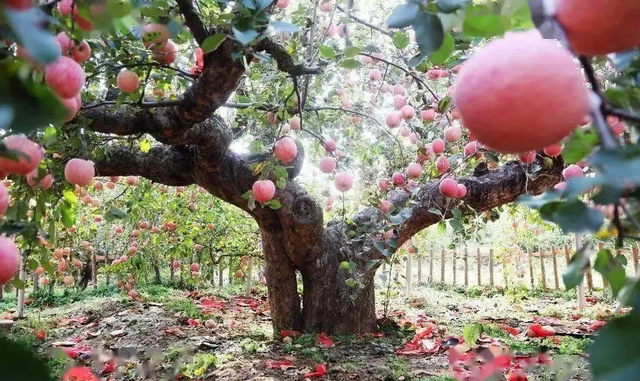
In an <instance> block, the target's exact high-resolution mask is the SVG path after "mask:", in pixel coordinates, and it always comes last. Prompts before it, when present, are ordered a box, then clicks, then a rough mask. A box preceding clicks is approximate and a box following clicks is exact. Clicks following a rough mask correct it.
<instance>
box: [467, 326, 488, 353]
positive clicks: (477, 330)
mask: <svg viewBox="0 0 640 381" xmlns="http://www.w3.org/2000/svg"><path fill="white" fill-rule="evenodd" d="M483 332H484V326H483V325H482V324H480V323H474V324H469V325H466V326H465V327H464V328H462V337H464V341H465V343H467V344H469V345H470V346H471V347H472V348H475V347H476V342H477V341H478V339H479V338H480V335H482V333H483Z"/></svg>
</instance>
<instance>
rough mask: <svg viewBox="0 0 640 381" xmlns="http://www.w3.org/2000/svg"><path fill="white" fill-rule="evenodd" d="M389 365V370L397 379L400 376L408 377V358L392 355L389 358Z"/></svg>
mask: <svg viewBox="0 0 640 381" xmlns="http://www.w3.org/2000/svg"><path fill="white" fill-rule="evenodd" d="M387 365H388V366H389V370H390V371H391V374H392V375H393V377H395V378H396V379H398V378H400V377H406V376H407V375H408V372H409V361H408V360H407V359H404V358H401V357H398V356H391V357H389V360H387Z"/></svg>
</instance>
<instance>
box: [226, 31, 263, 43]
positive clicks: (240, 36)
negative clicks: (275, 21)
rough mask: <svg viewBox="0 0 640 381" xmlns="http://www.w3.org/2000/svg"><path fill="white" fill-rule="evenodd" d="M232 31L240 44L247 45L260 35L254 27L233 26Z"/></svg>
mask: <svg viewBox="0 0 640 381" xmlns="http://www.w3.org/2000/svg"><path fill="white" fill-rule="evenodd" d="M231 30H232V31H233V36H234V37H235V38H236V40H238V42H240V43H241V44H242V45H249V43H250V42H251V41H253V40H255V39H256V38H258V36H259V35H260V33H258V32H257V31H256V30H255V29H247V30H239V29H236V28H235V27H233V28H231Z"/></svg>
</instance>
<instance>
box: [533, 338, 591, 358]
mask: <svg viewBox="0 0 640 381" xmlns="http://www.w3.org/2000/svg"><path fill="white" fill-rule="evenodd" d="M590 342H591V340H589V339H578V338H575V337H571V336H566V337H563V338H562V341H561V342H560V345H557V344H555V343H554V342H553V340H551V339H545V340H544V344H545V345H546V346H548V347H550V348H554V350H555V351H557V352H558V354H561V355H568V356H580V355H583V354H585V353H587V349H588V347H589V343H590Z"/></svg>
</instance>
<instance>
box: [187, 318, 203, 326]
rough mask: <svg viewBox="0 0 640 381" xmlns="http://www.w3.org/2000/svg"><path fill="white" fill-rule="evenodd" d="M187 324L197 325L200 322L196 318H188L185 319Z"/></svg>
mask: <svg viewBox="0 0 640 381" xmlns="http://www.w3.org/2000/svg"><path fill="white" fill-rule="evenodd" d="M187 324H188V325H190V326H192V327H197V326H199V325H200V322H199V321H198V320H196V319H191V318H189V319H187Z"/></svg>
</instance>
